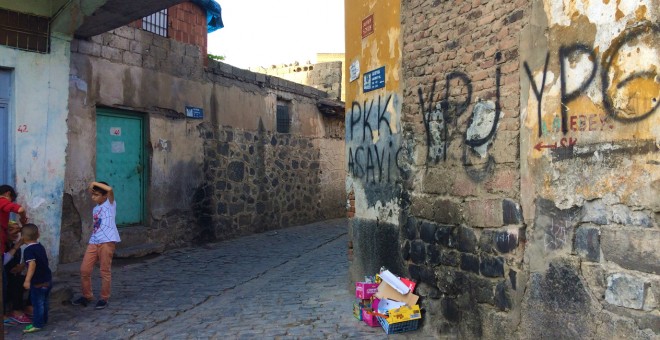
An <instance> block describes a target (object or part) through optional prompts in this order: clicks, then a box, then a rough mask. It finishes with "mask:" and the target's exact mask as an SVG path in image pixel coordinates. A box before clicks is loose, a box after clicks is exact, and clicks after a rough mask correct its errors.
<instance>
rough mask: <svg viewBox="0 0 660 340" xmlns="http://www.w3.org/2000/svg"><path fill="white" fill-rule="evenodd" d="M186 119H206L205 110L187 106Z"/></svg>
mask: <svg viewBox="0 0 660 340" xmlns="http://www.w3.org/2000/svg"><path fill="white" fill-rule="evenodd" d="M186 117H188V118H194V119H202V118H204V109H202V108H201V107H194V106H186Z"/></svg>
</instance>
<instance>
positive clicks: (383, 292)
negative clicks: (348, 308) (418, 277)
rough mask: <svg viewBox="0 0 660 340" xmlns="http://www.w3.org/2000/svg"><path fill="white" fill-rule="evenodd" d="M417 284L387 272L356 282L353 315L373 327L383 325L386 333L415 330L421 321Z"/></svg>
mask: <svg viewBox="0 0 660 340" xmlns="http://www.w3.org/2000/svg"><path fill="white" fill-rule="evenodd" d="M415 285H416V284H415V282H413V281H411V280H409V279H405V278H399V277H397V276H395V275H393V274H392V273H390V272H389V271H387V270H384V271H381V273H380V274H378V275H376V277H375V278H372V277H366V278H365V281H364V282H356V283H355V296H356V302H355V303H354V305H353V315H354V316H355V317H356V318H357V319H358V320H360V321H364V323H366V324H367V325H369V326H371V327H378V326H381V327H382V328H383V330H385V333H387V334H396V333H403V332H408V331H414V330H416V329H417V328H418V327H419V321H420V320H421V318H422V314H421V310H420V308H419V305H417V300H418V298H419V297H418V296H417V295H415V294H413V291H414V289H415Z"/></svg>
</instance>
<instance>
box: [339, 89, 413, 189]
mask: <svg viewBox="0 0 660 340" xmlns="http://www.w3.org/2000/svg"><path fill="white" fill-rule="evenodd" d="M397 107H400V104H399V103H398V98H397V96H396V95H394V94H389V95H385V96H383V95H379V96H377V97H375V98H373V99H369V100H365V101H364V102H362V103H358V102H353V103H352V105H351V111H350V112H349V113H348V114H347V115H346V127H347V129H346V141H347V144H348V156H347V157H348V172H349V174H350V175H351V176H352V177H353V178H354V179H359V180H361V181H362V182H363V183H365V184H368V185H377V184H386V183H392V182H394V181H396V180H397V179H398V178H399V163H398V156H399V153H400V150H401V148H400V144H401V143H400V134H399V133H398V131H399V130H400V129H399V127H398V124H399V123H398V121H396V118H397V117H398V115H397V112H400V110H397Z"/></svg>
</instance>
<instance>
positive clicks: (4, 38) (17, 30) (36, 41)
mask: <svg viewBox="0 0 660 340" xmlns="http://www.w3.org/2000/svg"><path fill="white" fill-rule="evenodd" d="M0 45H5V46H9V47H12V48H16V49H20V50H26V51H33V52H41V53H48V52H49V51H50V34H49V23H48V18H45V17H39V16H36V15H30V14H25V13H18V12H12V11H8V10H5V9H0Z"/></svg>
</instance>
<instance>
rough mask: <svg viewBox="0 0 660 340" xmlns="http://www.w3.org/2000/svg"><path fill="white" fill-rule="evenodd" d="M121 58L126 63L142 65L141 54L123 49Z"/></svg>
mask: <svg viewBox="0 0 660 340" xmlns="http://www.w3.org/2000/svg"><path fill="white" fill-rule="evenodd" d="M122 60H123V62H124V64H126V65H131V66H142V55H141V54H138V53H132V52H129V51H124V55H123V58H122Z"/></svg>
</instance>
